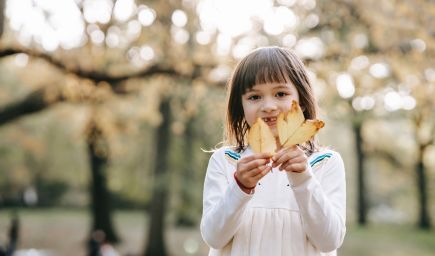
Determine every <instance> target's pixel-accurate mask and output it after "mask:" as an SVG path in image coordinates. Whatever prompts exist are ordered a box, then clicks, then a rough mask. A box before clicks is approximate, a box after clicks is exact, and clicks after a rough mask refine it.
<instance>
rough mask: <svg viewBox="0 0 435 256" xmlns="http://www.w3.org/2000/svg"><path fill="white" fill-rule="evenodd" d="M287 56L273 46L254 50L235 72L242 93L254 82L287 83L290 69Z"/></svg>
mask: <svg viewBox="0 0 435 256" xmlns="http://www.w3.org/2000/svg"><path fill="white" fill-rule="evenodd" d="M288 62H289V61H288V58H287V56H285V55H284V54H282V53H281V52H279V51H274V50H273V48H272V49H270V50H268V51H264V50H262V51H254V52H253V53H252V54H251V55H250V56H248V57H247V58H246V59H245V61H244V63H241V65H240V67H239V70H238V72H237V73H239V74H243V75H240V76H237V77H238V78H239V81H235V82H236V83H237V84H238V86H239V88H240V89H241V90H242V94H244V93H245V92H246V91H248V90H250V89H251V88H252V87H253V86H254V85H256V84H267V83H289V82H291V80H290V77H289V74H290V73H291V69H290V67H289V64H288Z"/></svg>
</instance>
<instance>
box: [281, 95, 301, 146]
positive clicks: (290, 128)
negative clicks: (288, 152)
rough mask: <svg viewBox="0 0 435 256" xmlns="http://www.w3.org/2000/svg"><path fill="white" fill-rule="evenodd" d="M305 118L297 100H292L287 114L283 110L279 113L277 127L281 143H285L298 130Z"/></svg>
mask: <svg viewBox="0 0 435 256" xmlns="http://www.w3.org/2000/svg"><path fill="white" fill-rule="evenodd" d="M304 120H305V118H304V114H303V113H302V110H301V107H300V106H299V104H298V103H297V102H296V101H293V102H292V106H291V108H290V110H289V111H288V112H287V114H285V113H282V112H281V113H280V114H279V115H278V121H277V128H278V135H279V142H280V143H281V145H284V143H285V142H286V140H287V139H288V138H289V137H290V136H292V135H293V134H294V133H295V132H296V130H297V129H298V128H299V127H300V126H301V125H302V123H303V122H304Z"/></svg>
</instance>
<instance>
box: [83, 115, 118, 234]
mask: <svg viewBox="0 0 435 256" xmlns="http://www.w3.org/2000/svg"><path fill="white" fill-rule="evenodd" d="M88 150H89V156H90V159H89V160H90V164H91V172H92V183H91V198H92V201H91V202H92V204H91V210H92V218H93V224H92V233H94V232H95V231H103V232H104V234H105V239H106V240H107V241H109V242H118V241H119V239H118V236H117V235H116V232H115V230H114V228H113V224H112V208H111V205H110V194H109V191H108V189H107V179H106V168H107V163H108V145H107V141H106V139H105V138H104V135H103V133H102V131H101V130H100V129H99V128H98V127H97V126H96V124H95V123H92V124H91V126H90V131H89V135H88ZM91 237H92V234H91Z"/></svg>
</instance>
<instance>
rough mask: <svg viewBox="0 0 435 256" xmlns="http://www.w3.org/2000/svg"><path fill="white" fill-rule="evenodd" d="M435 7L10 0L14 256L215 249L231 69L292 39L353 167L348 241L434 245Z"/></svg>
mask: <svg viewBox="0 0 435 256" xmlns="http://www.w3.org/2000/svg"><path fill="white" fill-rule="evenodd" d="M434 17H435V3H434V2H433V1H429V0H428V1H424V0H402V1H394V0H366V1H357V0H329V1H326V0H317V1H316V0H251V1H248V0H231V1H230V0H166V1H162V0H160V1H158V0H149V1H145V0H117V1H113V0H0V37H1V38H0V252H2V251H3V252H5V251H8V250H9V252H7V253H6V254H8V253H9V255H10V254H11V252H12V251H14V252H15V255H96V254H93V253H95V250H96V248H98V247H99V246H100V247H101V248H103V249H104V251H105V253H106V254H105V255H118V254H119V255H162V256H165V255H174V256H181V255H206V254H207V252H208V248H207V246H206V245H205V244H204V242H203V241H202V239H201V236H200V233H199V227H198V225H199V221H200V218H201V208H202V186H203V179H204V175H205V170H206V166H207V163H208V159H209V157H210V153H207V152H205V151H208V150H211V149H213V148H215V147H216V146H218V143H219V142H221V141H222V136H223V118H224V111H225V109H224V108H225V97H226V94H225V85H226V81H227V79H228V78H229V75H230V73H231V70H232V69H233V68H234V66H235V64H236V63H237V61H238V60H239V59H240V58H241V57H243V56H244V55H245V54H247V53H248V52H250V51H251V50H253V49H254V48H256V47H261V46H269V45H278V46H284V47H288V48H291V49H293V50H294V51H296V53H297V54H298V55H299V56H300V57H301V58H302V59H303V61H304V63H305V64H306V66H307V68H308V70H309V73H310V77H311V80H312V82H313V84H314V87H315V93H316V96H317V98H318V100H319V104H320V107H321V116H320V118H321V119H323V120H325V122H326V127H325V128H324V129H322V131H321V132H320V135H319V136H320V141H321V143H322V144H323V145H327V146H331V147H332V148H334V149H335V150H337V151H339V152H340V153H341V154H342V156H343V159H344V162H345V166H346V175H347V177H346V178H347V192H348V194H347V198H348V200H347V205H348V207H347V226H348V232H347V236H346V238H345V241H344V244H343V246H342V248H341V249H340V250H339V254H340V255H387V254H388V255H435V231H434V230H433V225H434V224H433V223H434V219H435V204H434V200H435V146H434V145H435V141H434V137H435V101H434V98H435V19H434ZM110 253H112V254H110Z"/></svg>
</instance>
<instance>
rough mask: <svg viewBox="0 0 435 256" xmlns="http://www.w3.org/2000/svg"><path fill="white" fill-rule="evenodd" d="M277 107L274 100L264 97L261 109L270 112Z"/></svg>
mask: <svg viewBox="0 0 435 256" xmlns="http://www.w3.org/2000/svg"><path fill="white" fill-rule="evenodd" d="M277 109H278V106H277V104H276V102H275V101H274V100H272V99H267V98H265V99H264V101H263V105H262V106H261V111H264V112H271V111H275V110H277Z"/></svg>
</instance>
